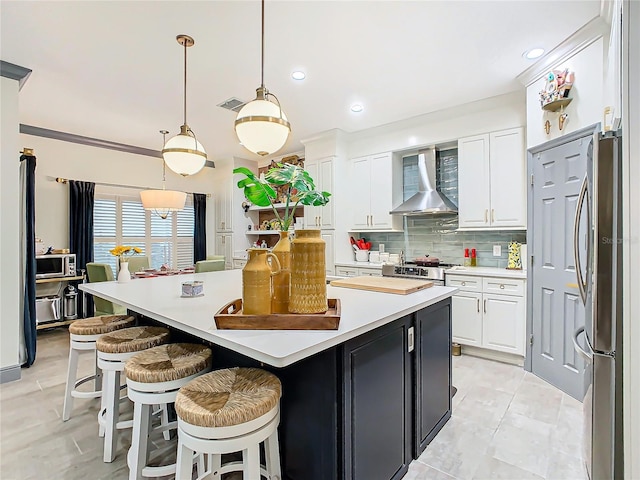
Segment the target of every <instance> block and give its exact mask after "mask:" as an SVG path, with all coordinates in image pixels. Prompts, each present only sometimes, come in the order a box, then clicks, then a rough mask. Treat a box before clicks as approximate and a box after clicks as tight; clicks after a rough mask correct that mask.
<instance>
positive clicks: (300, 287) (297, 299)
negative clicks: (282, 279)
mask: <svg viewBox="0 0 640 480" xmlns="http://www.w3.org/2000/svg"><path fill="white" fill-rule="evenodd" d="M324 250H325V243H324V240H323V239H322V237H321V235H320V230H296V238H295V239H294V240H293V242H291V296H290V297H289V312H291V313H324V312H326V311H327V308H328V306H327V282H326V274H327V270H326V266H325V253H324Z"/></svg>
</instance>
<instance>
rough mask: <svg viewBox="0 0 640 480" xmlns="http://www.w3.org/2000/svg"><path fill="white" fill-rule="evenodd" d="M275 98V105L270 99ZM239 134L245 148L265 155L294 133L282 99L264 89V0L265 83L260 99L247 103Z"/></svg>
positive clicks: (258, 92) (239, 120)
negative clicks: (283, 109) (281, 105)
mask: <svg viewBox="0 0 640 480" xmlns="http://www.w3.org/2000/svg"><path fill="white" fill-rule="evenodd" d="M269 97H273V98H274V99H275V103H274V102H272V101H270V100H269ZM235 129H236V135H238V139H239V140H240V143H242V145H244V147H245V148H246V149H247V150H249V151H251V152H253V153H257V154H258V155H261V156H263V157H264V156H266V155H271V154H273V153H275V152H277V151H278V150H280V149H281V148H282V147H283V146H284V144H285V142H286V141H287V138H288V137H289V133H290V132H291V125H290V124H289V121H288V120H287V116H286V115H285V114H284V112H283V111H282V108H281V107H280V101H279V100H278V98H277V97H276V96H275V95H274V94H272V93H270V92H269V91H268V90H267V88H266V87H265V86H264V0H262V66H261V83H260V86H259V87H258V88H257V89H256V99H255V100H253V101H252V102H249V103H247V104H246V105H245V106H244V107H242V109H241V110H240V112H238V117H237V118H236V122H235Z"/></svg>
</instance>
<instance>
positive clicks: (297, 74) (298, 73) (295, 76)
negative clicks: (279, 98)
mask: <svg viewBox="0 0 640 480" xmlns="http://www.w3.org/2000/svg"><path fill="white" fill-rule="evenodd" d="M291 78H293V79H294V80H304V79H305V78H306V75H305V73H304V72H302V71H300V70H296V71H295V72H293V73H292V74H291Z"/></svg>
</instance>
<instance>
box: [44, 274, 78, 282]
mask: <svg viewBox="0 0 640 480" xmlns="http://www.w3.org/2000/svg"><path fill="white" fill-rule="evenodd" d="M83 279H84V277H83V276H82V275H80V276H76V277H52V278H38V279H36V283H55V282H69V281H74V280H83Z"/></svg>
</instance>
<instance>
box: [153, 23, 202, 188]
mask: <svg viewBox="0 0 640 480" xmlns="http://www.w3.org/2000/svg"><path fill="white" fill-rule="evenodd" d="M176 40H177V41H178V43H179V44H180V45H182V46H183V47H184V124H183V125H182V126H181V127H180V133H179V134H178V135H176V136H175V137H173V138H170V139H169V141H168V142H167V143H165V144H164V148H163V149H162V157H163V158H164V161H165V162H166V164H167V166H168V167H169V168H170V169H171V170H173V171H174V172H176V173H177V174H180V175H182V176H185V177H186V176H188V175H193V174H194V173H198V172H199V171H200V170H202V167H204V164H205V162H206V161H207V152H205V151H204V147H203V146H202V145H201V144H200V142H198V140H197V139H196V134H195V133H193V130H191V128H189V125H187V48H188V47H191V46H193V44H194V43H195V41H194V40H193V38H191V37H190V36H189V35H178V36H177V37H176Z"/></svg>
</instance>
